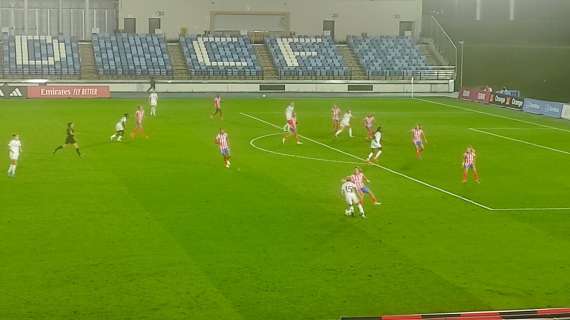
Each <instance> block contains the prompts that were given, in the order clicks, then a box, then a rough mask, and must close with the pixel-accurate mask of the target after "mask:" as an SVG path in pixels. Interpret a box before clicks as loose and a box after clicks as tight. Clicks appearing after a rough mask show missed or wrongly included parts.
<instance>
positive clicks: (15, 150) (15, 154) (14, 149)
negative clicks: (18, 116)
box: [8, 134, 22, 177]
mask: <svg viewBox="0 0 570 320" xmlns="http://www.w3.org/2000/svg"><path fill="white" fill-rule="evenodd" d="M21 152H22V142H21V141H20V136H18V135H17V134H13V135H12V139H11V140H10V142H9V143H8V156H9V158H10V167H8V176H9V177H15V176H16V166H17V165H18V159H20V153H21Z"/></svg>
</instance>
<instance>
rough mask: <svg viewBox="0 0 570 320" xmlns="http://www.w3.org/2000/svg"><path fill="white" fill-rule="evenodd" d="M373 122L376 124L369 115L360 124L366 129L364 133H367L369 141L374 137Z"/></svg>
mask: <svg viewBox="0 0 570 320" xmlns="http://www.w3.org/2000/svg"><path fill="white" fill-rule="evenodd" d="M375 122H376V119H375V118H374V116H373V115H372V114H370V113H369V114H368V115H367V116H366V117H364V120H362V124H363V125H364V128H365V129H366V132H367V133H368V137H367V139H368V140H371V139H372V138H373V137H374V123H375Z"/></svg>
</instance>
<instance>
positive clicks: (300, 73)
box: [265, 36, 350, 79]
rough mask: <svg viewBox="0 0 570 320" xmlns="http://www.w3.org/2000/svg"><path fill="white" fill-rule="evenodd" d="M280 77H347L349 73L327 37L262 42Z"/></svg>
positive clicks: (278, 39)
mask: <svg viewBox="0 0 570 320" xmlns="http://www.w3.org/2000/svg"><path fill="white" fill-rule="evenodd" d="M265 44H266V45H267V47H268V49H269V51H270V52H271V55H272V56H273V63H274V64H275V67H276V68H277V71H278V74H279V77H280V78H335V79H340V78H347V77H349V76H350V70H349V69H348V68H347V67H346V65H345V63H344V59H343V57H342V56H341V55H340V54H339V52H338V50H337V48H336V47H335V44H334V41H333V40H332V39H331V38H330V37H311V36H295V37H268V38H266V39H265Z"/></svg>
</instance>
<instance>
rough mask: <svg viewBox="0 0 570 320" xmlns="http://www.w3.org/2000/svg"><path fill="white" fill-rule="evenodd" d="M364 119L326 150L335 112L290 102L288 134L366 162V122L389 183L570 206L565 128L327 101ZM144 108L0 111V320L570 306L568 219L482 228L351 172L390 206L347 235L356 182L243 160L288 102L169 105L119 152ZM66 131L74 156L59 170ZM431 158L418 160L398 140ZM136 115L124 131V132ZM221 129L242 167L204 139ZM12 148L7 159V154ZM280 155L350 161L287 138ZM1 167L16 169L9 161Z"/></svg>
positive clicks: (555, 215) (530, 215)
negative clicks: (114, 139) (216, 113)
mask: <svg viewBox="0 0 570 320" xmlns="http://www.w3.org/2000/svg"><path fill="white" fill-rule="evenodd" d="M335 101H336V102H338V103H340V105H341V106H342V107H343V109H346V108H347V107H348V106H350V107H351V108H352V109H353V111H355V112H356V117H355V119H354V121H353V125H354V127H355V135H356V137H355V138H353V139H349V138H348V137H347V136H346V135H343V136H342V137H341V138H339V139H338V140H336V141H335V140H334V139H332V138H331V136H332V135H331V130H330V127H329V126H330V124H329V122H330V120H329V112H330V111H329V109H330V106H331V104H332V103H333V102H334V101H332V100H298V101H297V108H296V109H297V112H298V115H299V121H300V124H299V127H300V132H301V133H302V134H303V135H306V136H308V137H311V138H313V139H316V140H318V141H320V142H322V143H325V144H328V145H330V146H332V147H334V148H338V149H340V150H343V151H345V152H348V153H351V154H354V155H357V156H360V157H364V156H365V155H366V154H367V153H368V144H369V143H368V142H367V141H366V140H365V139H364V137H363V136H364V132H363V130H362V128H361V125H360V122H361V119H362V116H363V115H364V114H365V113H366V112H373V113H375V115H376V117H377V119H379V122H380V123H381V124H382V126H383V127H384V135H385V141H384V154H383V155H382V158H381V162H380V163H381V164H382V165H385V166H387V167H389V168H391V169H393V170H397V171H398V172H402V173H404V174H407V175H409V176H412V177H415V178H417V179H421V180H423V181H426V182H428V183H430V184H432V185H435V186H438V187H441V188H444V189H446V190H449V191H450V192H453V193H456V194H459V195H462V196H465V197H467V198H469V199H473V200H475V201H478V202H481V203H483V204H485V205H488V206H491V207H497V208H514V207H558V206H564V207H570V197H569V196H568V190H569V184H568V178H569V174H568V172H567V170H566V169H565V168H567V166H568V163H569V161H570V155H567V154H563V153H559V152H553V151H550V150H546V149H540V148H537V147H534V146H531V145H526V144H522V143H519V142H515V141H509V140H504V139H500V138H497V137H494V136H490V135H487V134H481V133H479V132H474V131H471V130H468V128H470V127H476V128H523V129H485V130H487V131H489V132H493V133H495V134H500V135H504V136H509V137H512V138H516V139H521V140H525V141H529V142H532V143H535V144H541V145H545V146H548V147H551V148H556V149H561V150H566V151H570V145H569V143H568V138H569V137H570V131H560V130H555V129H549V128H545V127H540V126H536V125H532V124H529V123H521V122H516V121H513V120H509V119H506V118H498V117H492V116H490V115H487V114H481V113H474V112H471V110H475V111H483V112H488V113H491V114H497V115H502V116H506V117H513V118H516V119H523V120H525V121H531V122H536V123H540V124H544V125H548V126H554V127H558V128H562V129H565V130H570V124H569V123H568V122H563V121H558V120H551V119H546V118H543V117H536V116H531V115H526V114H522V113H516V112H513V111H509V110H503V109H498V108H494V107H489V106H478V105H472V104H468V103H460V102H457V101H455V100H443V99H442V100H436V101H439V102H444V103H449V104H452V105H456V106H460V107H461V108H463V109H457V108H452V107H448V106H443V105H438V104H434V103H430V102H424V101H418V100H406V99H402V100H388V99H376V100H365V99H362V100H359V99H353V100H342V99H341V100H335ZM138 103H142V101H134V100H107V101H106V100H100V101H3V102H0V109H1V110H2V113H1V117H0V134H1V135H2V136H3V137H6V140H7V139H8V138H9V135H10V134H11V133H12V132H19V133H21V135H22V140H23V144H24V154H23V157H22V159H21V162H20V166H19V168H18V177H17V178H16V179H9V178H7V177H5V176H3V177H0V203H1V214H0V234H1V235H2V240H1V241H0V256H2V260H3V261H2V263H1V264H0V284H1V293H0V294H1V295H2V297H1V298H0V318H1V319H72V318H73V319H102V318H104V319H335V318H338V317H339V316H340V315H379V314H400V313H417V312H444V311H458V310H481V309H485V310H486V309H512V308H529V307H555V306H567V305H568V304H570V296H569V292H570V279H569V278H568V274H569V273H570V254H569V252H570V237H569V236H568V230H569V229H570V211H561V212H547V211H535V212H490V211H488V210H484V209H482V208H479V207H477V206H474V205H472V204H469V203H466V202H464V201H462V200H459V199H456V198H453V197H451V196H449V195H446V194H443V193H441V192H438V191H436V190H433V189H430V188H427V187H425V186H422V185H420V184H417V183H415V182H413V181H410V180H407V179H404V178H402V177H400V176H397V175H394V174H392V173H389V172H386V171H384V170H382V169H380V168H377V167H371V166H367V165H365V164H363V165H362V166H363V167H364V169H365V173H366V174H367V175H368V176H369V178H370V179H371V180H372V181H373V182H372V184H371V186H372V189H373V190H374V191H375V192H376V193H377V195H379V196H380V198H381V201H382V202H383V205H382V206H380V207H373V206H371V205H370V202H369V201H367V203H366V209H367V211H368V212H367V213H368V216H369V218H368V219H367V220H361V219H358V218H347V217H345V216H344V215H343V210H344V203H343V201H342V200H341V198H340V196H339V187H340V179H341V178H342V177H343V176H345V175H348V174H349V173H350V172H351V170H352V169H353V167H354V165H352V164H343V163H330V162H323V161H313V160H303V159H294V158H290V157H283V156H277V155H272V154H268V153H265V152H262V151H259V150H256V149H254V148H252V147H251V146H250V144H249V142H250V140H251V139H252V138H255V137H259V136H262V135H266V134H270V133H276V132H278V131H277V130H276V129H274V128H271V127H270V126H267V125H265V124H263V123H260V122H258V121H255V120H252V119H250V118H247V117H244V116H243V115H241V114H240V112H243V113H248V114H251V115H254V116H256V117H259V118H262V119H264V120H266V121H270V122H272V123H275V124H277V125H280V126H281V125H282V124H283V122H284V120H283V109H284V106H285V104H286V103H287V101H285V100H232V99H226V101H225V102H224V112H225V120H224V121H223V122H222V121H219V120H211V119H209V113H210V112H211V101H209V100H163V101H162V102H161V104H160V106H159V112H160V117H159V118H157V119H151V118H147V123H146V128H147V132H148V133H149V134H150V139H149V140H139V141H127V142H125V143H116V144H111V143H109V142H108V137H109V136H110V135H111V134H112V133H113V127H114V123H115V122H116V121H117V120H118V118H119V117H120V115H121V114H122V113H123V112H130V113H131V115H132V113H133V111H134V108H135V105H136V104H138ZM68 121H75V123H76V128H77V132H78V141H79V143H80V145H81V146H82V151H83V152H84V154H85V157H84V158H83V159H78V158H77V156H76V155H75V153H74V152H73V151H72V150H71V149H66V150H64V152H60V153H59V154H57V155H56V156H55V157H52V156H51V151H52V149H53V148H54V147H55V146H57V145H59V144H61V143H62V142H63V140H64V137H65V136H64V134H65V124H66V122H68ZM416 122H421V123H422V124H423V125H424V127H425V130H426V134H427V136H428V139H429V142H430V143H429V144H428V145H427V151H426V154H425V157H424V159H423V160H422V161H418V160H416V159H415V154H414V150H413V146H412V145H411V142H410V133H409V130H410V129H411V128H412V126H413V125H414V124H415V123H416ZM132 124H133V120H132V116H131V119H130V123H129V125H128V127H129V129H130V128H132ZM221 126H223V127H224V128H226V129H227V130H228V132H229V134H230V139H231V143H232V151H233V155H234V160H233V163H232V165H233V166H232V168H231V169H229V170H228V169H225V168H224V167H223V163H222V159H221V157H220V156H219V154H218V149H217V147H216V146H215V145H214V144H213V138H214V136H215V134H216V133H217V130H218V129H219V127H221ZM6 142H7V141H6ZM256 143H257V145H258V146H259V147H262V148H266V149H269V150H274V151H277V152H282V153H288V154H297V155H303V156H309V157H317V158H322V159H329V160H340V161H355V159H353V158H350V157H348V156H346V155H343V154H341V153H339V152H336V151H334V150H330V149H327V148H324V147H323V146H319V145H317V144H315V143H311V142H309V141H305V144H303V145H302V146H297V145H294V144H293V143H292V142H291V143H290V144H287V145H285V146H283V145H282V144H281V141H280V137H279V136H272V137H268V138H265V139H260V140H258V141H257V142H256ZM468 144H473V146H474V147H475V148H476V149H477V151H478V154H479V170H480V172H481V175H482V183H481V184H480V185H476V184H473V183H470V184H467V185H462V184H461V183H460V179H461V168H460V162H461V156H462V153H463V151H464V149H465V147H466V146H467V145H468ZM2 163H3V164H4V165H5V166H6V168H7V165H8V161H7V159H6V160H3V161H2Z"/></svg>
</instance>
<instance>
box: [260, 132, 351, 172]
mask: <svg viewBox="0 0 570 320" xmlns="http://www.w3.org/2000/svg"><path fill="white" fill-rule="evenodd" d="M277 135H279V136H280V135H282V133H270V134H266V135H263V136H259V137H257V138H253V139H251V140H250V141H249V144H250V145H251V146H252V147H254V148H255V149H257V150H261V151H264V152H267V153H271V154H275V155H279V156H284V157H291V158H297V159H305V160H315V161H323V162H332V163H344V164H357V165H360V164H362V162H355V161H342V160H331V159H321V158H315V157H307V156H298V155H294V154H290V153H283V152H277V151H273V150H268V149H265V148H262V147H259V146H257V145H256V144H255V142H257V141H258V140H261V139H264V138H268V137H272V136H277Z"/></svg>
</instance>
